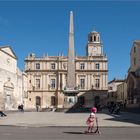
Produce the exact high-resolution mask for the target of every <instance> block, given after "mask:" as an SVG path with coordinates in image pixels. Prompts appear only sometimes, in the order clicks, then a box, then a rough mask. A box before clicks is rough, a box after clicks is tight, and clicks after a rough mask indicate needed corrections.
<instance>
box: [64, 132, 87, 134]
mask: <svg viewBox="0 0 140 140" xmlns="http://www.w3.org/2000/svg"><path fill="white" fill-rule="evenodd" d="M63 133H66V134H85V133H84V132H63Z"/></svg>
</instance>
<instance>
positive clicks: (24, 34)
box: [0, 1, 140, 80]
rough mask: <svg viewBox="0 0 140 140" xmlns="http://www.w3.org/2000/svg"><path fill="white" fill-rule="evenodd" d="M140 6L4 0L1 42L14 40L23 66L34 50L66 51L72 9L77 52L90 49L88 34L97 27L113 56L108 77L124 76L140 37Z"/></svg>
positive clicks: (0, 10) (0, 7)
mask: <svg viewBox="0 0 140 140" xmlns="http://www.w3.org/2000/svg"><path fill="white" fill-rule="evenodd" d="M139 7H140V2H138V1H135V2H131V1H123V2H121V1H118V2H117V1H116V2H113V1H112V2H111V1H108V2H107V1H104V2H103V1H102V2H101V1H99V2H96V1H76V2H74V1H72V2H70V1H67V2H64V1H61V2H60V1H52V2H49V1H42V2H39V1H30V2H27V1H24V2H8V1H7V2H1V1H0V46H3V45H10V46H12V48H13V50H14V52H15V53H16V55H17V57H18V66H19V68H20V69H22V70H24V59H25V58H26V57H27V55H28V54H29V53H35V54H36V56H38V57H42V56H43V54H47V53H48V55H53V56H56V55H58V53H60V52H63V53H64V55H67V49H68V31H69V12H70V11H71V10H72V11H73V12H74V30H75V51H76V53H77V54H78V55H85V46H86V44H87V35H88V33H89V32H90V31H92V30H93V29H94V27H95V29H96V31H98V32H99V33H100V35H101V40H102V42H103V46H104V53H106V54H107V56H108V60H109V62H108V67H109V80H112V79H113V78H114V77H116V78H124V77H125V75H126V74H127V70H128V68H129V66H130V58H129V55H130V49H131V47H132V43H133V41H134V40H138V39H140V8H139Z"/></svg>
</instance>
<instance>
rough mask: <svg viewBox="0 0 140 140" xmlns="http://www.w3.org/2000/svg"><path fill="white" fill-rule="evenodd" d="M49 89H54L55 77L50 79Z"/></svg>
mask: <svg viewBox="0 0 140 140" xmlns="http://www.w3.org/2000/svg"><path fill="white" fill-rule="evenodd" d="M51 89H55V79H51Z"/></svg>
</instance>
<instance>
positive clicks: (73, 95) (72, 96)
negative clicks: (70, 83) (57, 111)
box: [63, 89, 79, 108]
mask: <svg viewBox="0 0 140 140" xmlns="http://www.w3.org/2000/svg"><path fill="white" fill-rule="evenodd" d="M63 93H64V95H65V97H64V108H71V107H73V106H74V105H75V104H76V103H77V94H78V93H79V91H78V90H74V89H66V90H64V91H63Z"/></svg>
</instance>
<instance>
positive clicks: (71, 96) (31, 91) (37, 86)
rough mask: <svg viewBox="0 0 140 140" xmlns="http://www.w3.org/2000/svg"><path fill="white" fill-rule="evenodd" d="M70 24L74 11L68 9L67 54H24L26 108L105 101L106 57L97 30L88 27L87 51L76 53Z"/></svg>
mask: <svg viewBox="0 0 140 140" xmlns="http://www.w3.org/2000/svg"><path fill="white" fill-rule="evenodd" d="M73 26H74V25H73V12H70V31H69V46H68V48H69V49H68V56H63V55H60V56H48V55H46V56H43V57H36V55H35V54H33V53H31V54H29V55H28V57H27V58H25V73H26V74H27V94H26V96H25V99H24V103H25V108H28V109H29V108H36V106H39V107H40V108H53V107H55V108H67V107H70V106H72V105H74V104H79V105H82V106H84V107H91V106H93V105H97V104H106V98H107V90H108V59H107V57H106V55H104V53H103V44H102V43H101V37H100V33H99V32H97V31H91V32H90V33H89V34H88V37H87V45H86V55H85V56H75V52H74V28H73ZM52 47H53V46H52Z"/></svg>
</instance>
